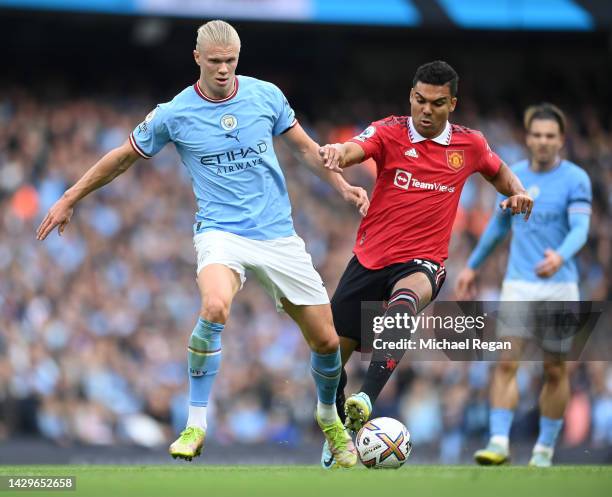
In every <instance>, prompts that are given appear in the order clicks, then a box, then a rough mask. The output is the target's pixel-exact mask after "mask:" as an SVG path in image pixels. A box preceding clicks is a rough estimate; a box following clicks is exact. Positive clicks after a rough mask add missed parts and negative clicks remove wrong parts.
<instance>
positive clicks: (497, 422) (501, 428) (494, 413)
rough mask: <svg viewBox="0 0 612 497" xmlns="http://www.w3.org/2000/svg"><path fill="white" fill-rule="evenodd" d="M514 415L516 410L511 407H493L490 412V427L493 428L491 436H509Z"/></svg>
mask: <svg viewBox="0 0 612 497" xmlns="http://www.w3.org/2000/svg"><path fill="white" fill-rule="evenodd" d="M513 417H514V411H512V410H510V409H500V408H493V409H491V412H490V413H489V429H490V430H491V436H492V437H495V436H501V437H506V438H508V437H509V436H510V427H511V426H512V418H513Z"/></svg>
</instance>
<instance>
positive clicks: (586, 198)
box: [567, 169, 593, 214]
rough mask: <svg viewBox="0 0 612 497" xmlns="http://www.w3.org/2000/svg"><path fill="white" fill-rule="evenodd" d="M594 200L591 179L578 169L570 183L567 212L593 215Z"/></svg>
mask: <svg viewBox="0 0 612 497" xmlns="http://www.w3.org/2000/svg"><path fill="white" fill-rule="evenodd" d="M592 200H593V193H592V190H591V179H590V178H589V175H588V174H587V173H586V172H585V171H584V170H582V169H578V170H577V174H575V175H574V177H573V178H572V181H571V182H570V190H569V198H568V206H567V211H568V212H570V213H571V212H577V213H583V214H591V202H592Z"/></svg>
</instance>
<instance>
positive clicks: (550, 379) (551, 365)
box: [544, 361, 567, 383]
mask: <svg viewBox="0 0 612 497" xmlns="http://www.w3.org/2000/svg"><path fill="white" fill-rule="evenodd" d="M566 375H567V369H566V367H565V363H564V362H556V361H555V362H548V361H547V362H544V379H545V380H546V382H547V383H560V382H561V381H562V380H563V378H565V376H566Z"/></svg>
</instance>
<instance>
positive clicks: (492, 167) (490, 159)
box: [475, 133, 502, 177]
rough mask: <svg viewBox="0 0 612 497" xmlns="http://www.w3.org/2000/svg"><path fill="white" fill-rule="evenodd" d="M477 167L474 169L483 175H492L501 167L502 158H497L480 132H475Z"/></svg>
mask: <svg viewBox="0 0 612 497" xmlns="http://www.w3.org/2000/svg"><path fill="white" fill-rule="evenodd" d="M475 136H476V150H477V154H478V155H477V157H478V160H477V164H478V166H477V168H476V170H477V171H478V172H480V173H481V174H484V175H485V176H488V177H492V176H495V175H496V174H497V172H498V171H499V168H500V167H501V163H502V160H501V159H500V158H499V155H497V154H496V153H495V152H493V150H491V147H489V144H488V143H487V139H486V138H485V137H484V135H483V134H482V133H476V134H475Z"/></svg>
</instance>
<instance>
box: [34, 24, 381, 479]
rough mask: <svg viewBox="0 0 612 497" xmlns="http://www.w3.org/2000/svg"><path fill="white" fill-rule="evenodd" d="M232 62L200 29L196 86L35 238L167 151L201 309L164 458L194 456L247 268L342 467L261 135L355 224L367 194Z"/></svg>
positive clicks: (325, 338)
mask: <svg viewBox="0 0 612 497" xmlns="http://www.w3.org/2000/svg"><path fill="white" fill-rule="evenodd" d="M239 52H240V39H239V37H238V34H237V32H236V31H235V29H234V28H233V27H232V26H230V25H229V24H227V23H225V22H223V21H211V22H209V23H207V24H204V25H203V26H201V27H200V28H199V30H198V38H197V44H196V50H194V58H195V61H196V63H197V64H198V65H199V66H200V78H199V80H198V81H197V82H196V83H195V84H194V85H190V86H188V87H187V88H186V89H184V90H183V91H182V92H180V93H179V94H178V95H177V96H176V97H174V98H173V99H172V100H171V101H170V102H167V103H164V104H161V105H158V106H157V108H156V109H154V110H153V111H151V112H150V113H149V114H148V115H147V117H146V118H145V120H144V121H143V122H142V123H141V124H140V125H138V126H137V127H136V128H135V129H134V131H133V132H132V134H131V135H130V136H129V139H128V140H127V141H126V143H125V144H124V145H123V146H121V147H119V148H117V149H114V150H111V151H110V152H109V153H108V154H106V155H105V156H104V157H102V158H101V159H100V160H99V161H98V162H97V163H96V164H95V165H94V166H93V167H92V168H91V169H89V171H87V172H86V173H85V174H84V175H83V177H82V178H81V179H80V180H79V181H78V182H77V183H76V184H75V185H74V186H72V187H71V188H70V189H68V190H67V191H66V192H65V193H64V195H63V197H62V198H61V199H60V200H58V201H57V203H56V204H55V205H53V207H52V208H51V209H50V210H49V213H48V214H47V216H46V217H45V219H44V220H43V222H42V223H41V225H40V227H39V229H38V233H37V236H38V239H40V240H42V239H44V238H45V237H46V236H47V235H48V234H49V233H50V232H51V231H52V230H53V229H54V228H55V227H56V226H58V227H59V233H60V234H61V233H62V232H63V230H64V229H65V227H66V225H67V224H68V223H69V222H70V218H71V216H72V212H73V208H74V206H75V204H76V203H77V202H78V201H79V200H80V199H82V198H83V197H85V196H86V195H87V194H89V193H91V192H92V191H94V190H96V189H97V188H100V187H101V186H103V185H105V184H106V183H108V182H110V181H112V180H113V179H114V178H115V177H116V176H118V175H119V174H121V173H123V172H125V171H126V170H127V169H128V168H129V167H130V166H131V165H132V164H133V163H134V162H135V161H136V160H137V159H138V158H140V157H143V158H150V157H152V156H153V155H155V154H156V153H157V152H159V151H160V150H161V149H162V148H163V147H164V146H165V145H166V144H167V143H169V142H173V143H174V145H175V147H176V149H177V151H178V153H179V155H180V157H181V160H182V163H183V165H184V166H185V167H186V168H187V170H188V171H189V174H190V176H191V179H192V183H193V191H194V194H195V197H196V200H197V204H198V211H197V213H196V222H195V224H194V245H195V249H196V253H197V265H198V267H197V275H198V276H197V280H198V286H199V288H200V294H201V311H200V317H199V319H198V322H197V324H196V326H195V328H194V330H193V332H192V334H191V337H190V340H189V346H188V363H189V375H190V376H189V378H190V388H189V391H190V392H189V398H190V406H189V418H188V421H187V428H186V429H185V430H184V431H183V432H182V433H181V436H180V437H179V438H178V440H177V441H176V442H174V443H173V444H172V445H171V446H170V454H171V455H172V456H174V457H181V458H184V459H188V460H191V459H192V458H193V457H195V456H197V455H199V454H200V452H201V449H202V446H203V443H204V437H205V433H206V410H207V405H208V399H209V394H210V391H211V387H212V384H213V381H214V379H215V376H216V373H217V371H218V369H219V365H220V360H221V348H222V347H221V334H222V330H223V328H224V325H225V323H226V321H227V319H228V315H229V311H230V305H231V303H232V300H233V298H234V296H235V295H236V292H238V290H239V289H240V288H241V287H242V284H243V283H244V280H245V271H246V269H251V270H253V272H254V273H255V274H256V276H257V277H258V279H259V280H260V281H261V283H262V284H263V285H264V287H265V288H266V290H267V291H268V292H269V293H270V294H271V295H272V297H273V298H274V299H275V301H276V304H277V308H278V309H279V310H280V309H282V310H284V311H286V312H287V314H289V315H290V316H291V317H292V318H293V319H294V320H295V321H296V323H297V324H298V325H299V326H300V328H301V330H302V332H303V334H304V337H305V338H306V341H307V342H308V345H309V346H310V348H311V350H312V355H311V365H312V374H313V377H314V379H315V383H316V386H317V393H318V399H319V401H318V405H317V412H316V417H317V421H318V423H319V426H320V427H321V429H322V430H323V433H324V435H325V438H326V440H327V442H328V443H329V445H330V448H331V449H332V451H333V452H334V456H335V458H336V460H337V461H338V463H339V464H340V465H341V466H346V467H348V466H353V465H354V464H355V463H356V460H357V458H356V454H355V449H354V447H353V444H352V441H351V439H350V436H349V435H348V433H347V432H346V431H345V429H344V427H343V425H342V423H341V421H340V419H339V418H338V415H337V412H336V407H335V394H336V388H337V385H338V381H339V378H340V372H341V362H340V354H339V350H338V345H339V340H338V336H337V334H336V332H335V329H334V325H333V321H332V315H331V311H330V306H329V298H328V295H327V292H326V291H325V288H324V286H323V283H322V281H321V278H320V276H319V274H318V273H317V272H316V270H315V269H314V267H313V265H312V260H311V257H310V255H309V254H308V253H307V252H306V250H305V247H304V242H303V241H302V239H301V238H300V237H298V236H297V235H296V233H295V231H294V228H293V221H292V218H291V206H290V203H289V197H288V195H287V188H286V184H285V179H284V176H283V174H282V171H281V169H280V166H279V163H278V160H277V158H276V155H275V153H274V147H273V141H272V139H273V137H274V136H279V135H282V137H283V139H284V142H285V143H286V144H287V145H288V146H289V147H290V148H291V149H292V151H293V153H294V155H295V156H296V158H297V159H298V160H299V161H300V162H302V163H304V164H306V165H308V166H309V167H311V168H312V169H313V170H314V171H316V172H317V173H318V174H320V175H322V176H324V177H325V179H327V180H328V181H329V182H330V183H331V184H332V185H333V186H334V187H335V188H336V189H337V190H338V191H339V192H340V193H341V194H342V195H343V197H344V198H345V199H346V200H348V201H350V202H353V203H354V204H355V205H357V206H358V207H359V209H360V211H361V212H362V214H365V212H366V211H367V208H368V205H369V202H368V199H367V194H366V192H365V190H363V189H361V188H357V187H352V186H350V185H348V184H347V183H346V182H345V181H344V180H343V179H342V177H341V176H340V175H338V174H336V173H333V172H329V171H326V170H325V169H324V168H323V167H322V159H321V158H320V155H319V146H318V145H317V144H316V143H315V142H314V141H312V140H311V139H310V138H309V137H308V136H307V135H306V133H305V132H304V131H303V129H302V128H301V126H300V125H299V124H298V123H297V121H296V119H295V115H294V112H293V110H292V109H291V107H290V105H289V103H288V102H287V100H286V98H285V97H284V95H283V93H282V92H281V91H280V90H279V89H278V88H277V87H276V86H274V85H273V84H271V83H267V82H264V81H260V80H257V79H255V78H250V77H246V76H236V75H235V70H236V66H237V64H238V55H239ZM135 194H136V195H137V192H136V193H135Z"/></svg>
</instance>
